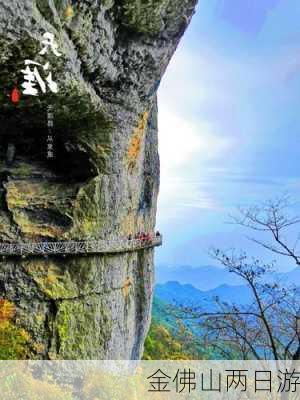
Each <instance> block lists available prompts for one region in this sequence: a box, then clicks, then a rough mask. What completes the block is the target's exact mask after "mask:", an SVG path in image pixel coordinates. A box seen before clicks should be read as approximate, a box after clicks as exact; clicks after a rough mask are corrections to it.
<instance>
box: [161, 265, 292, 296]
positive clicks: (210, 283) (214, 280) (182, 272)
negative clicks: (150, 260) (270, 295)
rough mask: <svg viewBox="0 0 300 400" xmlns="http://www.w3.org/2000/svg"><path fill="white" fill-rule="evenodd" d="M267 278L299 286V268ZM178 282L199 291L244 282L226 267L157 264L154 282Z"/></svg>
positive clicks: (241, 284) (238, 284) (239, 284)
mask: <svg viewBox="0 0 300 400" xmlns="http://www.w3.org/2000/svg"><path fill="white" fill-rule="evenodd" d="M267 279H268V280H271V281H274V280H276V281H278V282H281V283H284V284H286V285H296V286H300V268H295V269H294V270H292V271H290V272H285V273H274V274H272V275H268V276H267ZM170 281H171V282H179V283H180V284H182V285H186V284H187V285H192V286H193V287H194V288H196V289H199V290H201V291H209V290H212V289H216V288H218V287H219V286H222V285H225V287H226V286H243V284H244V282H243V281H242V280H241V279H240V278H238V277H237V276H236V275H234V274H232V273H230V272H228V271H227V270H226V269H224V268H221V267H216V266H203V267H198V268H194V267H190V266H182V267H176V268H171V267H166V266H162V265H158V266H157V268H156V283H157V284H164V283H167V282H170Z"/></svg>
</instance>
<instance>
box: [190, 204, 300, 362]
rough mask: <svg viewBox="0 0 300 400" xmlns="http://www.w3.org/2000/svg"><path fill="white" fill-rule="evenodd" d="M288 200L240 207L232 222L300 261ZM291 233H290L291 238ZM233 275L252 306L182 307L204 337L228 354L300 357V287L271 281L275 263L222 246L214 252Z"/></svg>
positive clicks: (279, 252)
mask: <svg viewBox="0 0 300 400" xmlns="http://www.w3.org/2000/svg"><path fill="white" fill-rule="evenodd" d="M289 205H290V202H289V200H288V199H287V198H281V199H278V200H275V201H270V202H268V203H266V204H264V205H263V206H261V207H259V206H254V207H250V208H248V209H240V210H239V211H240V213H239V215H238V216H237V217H233V218H232V220H233V222H234V223H237V224H239V225H241V226H244V227H247V228H249V229H251V230H253V231H256V232H257V231H260V232H264V233H266V234H269V235H271V237H272V239H273V242H271V243H269V242H267V241H264V240H262V239H260V238H253V237H251V238H250V239H251V240H252V241H254V242H255V243H258V244H259V245H261V246H263V247H264V248H265V249H267V250H270V251H271V252H272V253H275V254H276V255H282V256H286V257H289V258H291V259H292V260H293V261H294V262H295V263H296V265H300V252H299V250H298V242H299V237H297V239H296V240H295V241H294V243H293V244H290V242H289V240H288V239H287V230H288V229H291V228H293V230H294V228H295V227H297V224H299V223H300V219H299V218H298V217H289V216H288V209H289ZM289 237H290V236H289ZM211 253H212V256H213V257H214V259H216V260H218V261H219V262H220V263H221V264H222V265H223V266H225V267H226V268H227V269H228V270H229V271H230V272H231V273H233V274H235V275H237V276H239V277H240V278H241V280H242V281H243V282H244V283H245V284H246V285H247V287H248V289H249V290H250V293H251V296H252V303H251V304H250V305H248V306H241V305H237V304H229V303H226V302H222V301H220V299H218V298H216V299H215V302H216V307H215V311H213V312H205V310H202V309H201V307H199V308H197V309H195V308H193V309H191V308H185V309H183V313H184V318H185V319H187V318H191V319H193V320H194V321H196V323H197V325H200V327H201V330H202V331H203V339H204V341H205V342H206V343H207V344H208V345H209V346H212V347H213V348H215V350H216V351H217V352H218V354H220V356H221V357H224V358H241V359H257V360H261V359H275V360H280V359H281V360H283V359H293V360H299V359H300V300H299V299H298V298H299V292H300V289H299V288H297V287H293V286H290V287H284V286H282V285H280V284H279V283H278V282H276V280H274V279H271V278H270V277H271V276H272V275H271V273H272V271H273V263H270V264H263V263H262V262H261V261H260V260H259V259H257V258H253V257H249V256H248V255H247V254H246V253H245V252H240V253H237V251H235V250H232V251H230V252H228V251H223V250H220V249H213V250H212V251H211Z"/></svg>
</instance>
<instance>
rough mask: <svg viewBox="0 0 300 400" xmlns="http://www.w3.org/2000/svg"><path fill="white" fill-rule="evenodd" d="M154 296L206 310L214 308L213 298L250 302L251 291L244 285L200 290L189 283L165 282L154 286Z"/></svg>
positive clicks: (179, 304)
mask: <svg viewBox="0 0 300 400" xmlns="http://www.w3.org/2000/svg"><path fill="white" fill-rule="evenodd" d="M155 297H156V298H158V299H159V300H161V301H163V302H164V303H168V304H174V305H178V306H190V307H193V306H201V307H203V308H204V309H206V310H212V309H213V308H214V302H215V298H216V297H218V298H219V299H220V300H222V301H226V302H228V303H237V304H241V305H243V304H249V303H251V299H252V297H251V293H250V290H249V289H248V288H247V287H246V286H242V285H241V286H230V285H221V286H219V287H218V288H215V289H212V290H208V291H201V290H199V289H197V288H195V287H194V286H192V285H190V284H186V285H182V284H180V283H179V282H174V281H172V282H167V283H165V284H158V285H156V287H155Z"/></svg>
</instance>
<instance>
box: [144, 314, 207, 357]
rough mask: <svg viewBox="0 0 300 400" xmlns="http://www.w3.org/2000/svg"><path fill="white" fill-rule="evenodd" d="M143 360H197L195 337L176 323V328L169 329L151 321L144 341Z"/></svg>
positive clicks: (199, 353) (197, 352) (199, 354)
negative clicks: (173, 329)
mask: <svg viewBox="0 0 300 400" xmlns="http://www.w3.org/2000/svg"><path fill="white" fill-rule="evenodd" d="M143 359H144V360H197V359H201V352H200V349H198V347H197V344H196V337H194V336H193V334H192V333H191V332H190V331H188V330H187V329H186V327H185V326H184V325H183V324H180V323H178V326H177V330H176V331H173V332H172V331H171V330H170V329H168V328H167V327H166V326H164V325H162V324H160V323H159V322H157V321H155V320H154V321H153V322H152V325H151V328H150V331H149V334H148V337H147V338H146V342H145V352H144V356H143Z"/></svg>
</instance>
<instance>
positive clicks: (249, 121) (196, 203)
mask: <svg viewBox="0 0 300 400" xmlns="http://www.w3.org/2000/svg"><path fill="white" fill-rule="evenodd" d="M299 21H300V2H299V0H199V5H198V8H197V12H196V14H195V16H194V19H193V22H192V24H191V26H190V28H189V30H188V32H187V33H186V35H185V37H184V38H183V40H182V42H181V44H180V46H179V48H178V50H177V52H176V54H175V57H174V58H173V60H172V62H171V64H170V66H169V68H168V70H167V73H166V75H165V77H164V79H163V81H162V84H161V87H160V89H159V106H160V111H159V128H160V131H159V140H160V155H161V192H160V198H159V210H158V227H159V229H160V230H161V231H162V232H163V233H164V235H165V244H164V246H163V247H162V248H161V249H159V250H158V251H157V263H159V264H166V265H168V266H175V265H193V266H201V265H207V264H212V261H211V260H210V258H209V256H208V255H207V251H208V248H209V247H210V246H211V245H217V246H221V247H231V246H234V247H237V248H239V247H246V248H247V249H248V250H249V251H250V252H255V251H256V248H255V247H253V245H250V244H248V241H246V240H245V239H244V237H243V234H244V231H242V232H241V230H240V229H238V228H237V227H235V226H233V225H228V224H226V223H225V222H226V220H228V217H227V216H228V214H229V213H231V212H232V210H234V209H235V208H236V206H239V205H248V204H249V205H251V204H253V203H260V202H262V201H264V200H266V199H269V198H272V197H274V196H276V195H281V194H284V193H286V192H288V193H290V194H291V195H292V198H293V199H294V200H295V203H297V200H298V199H299V189H300V170H299V154H300V135H299V128H300V102H299V100H300V24H299ZM296 208H297V207H296ZM257 251H258V250H257ZM292 266H293V265H291V264H289V263H288V261H285V260H281V261H280V268H282V269H288V268H291V267H292Z"/></svg>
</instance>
